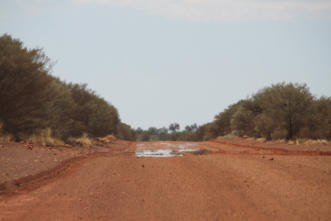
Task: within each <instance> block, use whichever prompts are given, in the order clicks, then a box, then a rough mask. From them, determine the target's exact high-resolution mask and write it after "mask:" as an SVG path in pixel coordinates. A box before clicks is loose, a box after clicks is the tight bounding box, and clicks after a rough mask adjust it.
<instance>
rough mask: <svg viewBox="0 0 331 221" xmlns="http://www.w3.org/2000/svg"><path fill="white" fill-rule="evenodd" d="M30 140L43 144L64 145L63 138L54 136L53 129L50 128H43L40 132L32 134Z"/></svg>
mask: <svg viewBox="0 0 331 221" xmlns="http://www.w3.org/2000/svg"><path fill="white" fill-rule="evenodd" d="M28 141H30V142H32V143H36V144H40V145H43V146H46V145H49V146H53V145H64V142H63V141H62V140H60V139H58V138H55V137H52V130H51V129H50V128H46V129H43V130H41V131H40V132H39V133H37V134H34V135H32V136H31V137H30V138H29V139H28Z"/></svg>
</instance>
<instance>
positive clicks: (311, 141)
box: [297, 139, 330, 145]
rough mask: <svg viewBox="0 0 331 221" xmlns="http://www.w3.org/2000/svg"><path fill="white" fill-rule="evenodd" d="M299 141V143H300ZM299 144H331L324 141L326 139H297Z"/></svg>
mask: <svg viewBox="0 0 331 221" xmlns="http://www.w3.org/2000/svg"><path fill="white" fill-rule="evenodd" d="M298 140H299V141H298ZM297 142H299V143H300V144H307V145H312V144H322V145H327V144H330V142H329V141H327V140H324V139H318V140H312V139H297Z"/></svg>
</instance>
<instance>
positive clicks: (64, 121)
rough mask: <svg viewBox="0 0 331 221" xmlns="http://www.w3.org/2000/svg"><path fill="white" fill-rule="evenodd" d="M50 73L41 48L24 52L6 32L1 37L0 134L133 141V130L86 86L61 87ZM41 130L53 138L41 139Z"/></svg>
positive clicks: (61, 84) (20, 45) (20, 137)
mask: <svg viewBox="0 0 331 221" xmlns="http://www.w3.org/2000/svg"><path fill="white" fill-rule="evenodd" d="M50 69H51V64H50V61H49V59H48V58H47V56H46V55H45V54H44V52H43V51H42V50H41V49H27V48H25V47H24V46H23V43H22V42H21V41H19V40H17V39H13V38H12V37H11V36H9V35H6V34H5V35H3V36H1V37H0V122H2V134H11V135H12V136H14V137H15V139H16V140H28V139H29V138H31V137H34V138H35V139H36V138H37V137H39V138H43V139H46V137H49V138H54V139H55V138H56V139H62V140H65V141H67V140H68V139H69V137H71V139H72V138H78V137H83V134H86V136H89V137H92V138H93V137H104V136H106V135H108V134H114V135H116V136H117V135H119V136H120V138H121V139H130V140H134V139H135V131H134V130H132V129H131V127H130V126H128V125H124V124H123V123H121V121H120V119H119V116H118V112H117V109H116V108H115V107H114V106H113V105H111V104H110V103H108V102H107V101H105V100H104V99H103V98H101V97H99V96H98V95H97V94H96V93H95V92H94V91H92V90H91V89H88V88H87V85H86V84H72V83H65V82H63V81H61V80H59V79H58V78H55V77H53V76H51V75H50V74H49V71H50ZM42 131H48V132H49V133H51V134H47V136H44V135H42V133H43V132H42ZM47 139H48V138H47ZM47 139H46V140H47ZM43 142H44V141H43ZM45 142H46V141H45Z"/></svg>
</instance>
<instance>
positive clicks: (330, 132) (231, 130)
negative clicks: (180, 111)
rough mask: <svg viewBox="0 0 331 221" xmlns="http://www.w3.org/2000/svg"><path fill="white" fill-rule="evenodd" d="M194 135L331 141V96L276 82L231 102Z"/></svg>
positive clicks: (302, 86) (305, 87)
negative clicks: (322, 95) (320, 95)
mask: <svg viewBox="0 0 331 221" xmlns="http://www.w3.org/2000/svg"><path fill="white" fill-rule="evenodd" d="M195 136H196V138H197V139H198V140H208V139H213V138H216V137H218V136H226V137H230V136H239V137H243V136H249V137H256V138H265V139H266V140H271V139H273V140H278V139H287V140H294V139H300V141H299V142H302V140H303V139H315V140H317V139H328V140H330V139H331V97H320V98H316V97H314V96H312V94H311V93H310V91H309V89H308V87H307V86H306V85H305V84H292V83H279V84H275V85H272V86H271V87H266V88H264V89H262V90H260V91H258V92H257V93H256V94H254V95H253V96H251V97H250V98H248V99H246V100H241V101H239V102H237V103H235V104H232V105H230V106H229V107H228V108H227V109H225V110H224V111H223V112H221V113H219V114H218V115H216V117H215V120H214V121H213V122H211V123H208V124H205V125H202V126H201V127H199V128H198V130H197V131H196V133H195Z"/></svg>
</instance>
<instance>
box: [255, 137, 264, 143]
mask: <svg viewBox="0 0 331 221" xmlns="http://www.w3.org/2000/svg"><path fill="white" fill-rule="evenodd" d="M256 141H257V142H260V143H264V142H266V139H265V138H264V137H260V138H257V139H256Z"/></svg>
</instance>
